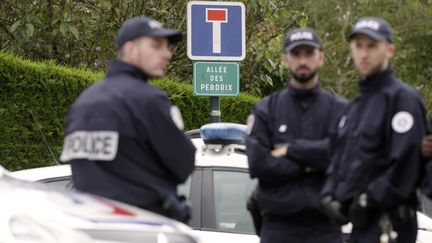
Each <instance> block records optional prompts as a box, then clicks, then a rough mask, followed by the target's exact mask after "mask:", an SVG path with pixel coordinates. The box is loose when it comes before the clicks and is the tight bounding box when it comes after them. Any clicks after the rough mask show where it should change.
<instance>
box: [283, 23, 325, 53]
mask: <svg viewBox="0 0 432 243" xmlns="http://www.w3.org/2000/svg"><path fill="white" fill-rule="evenodd" d="M302 45H306V46H312V47H315V48H318V49H321V48H322V44H321V40H320V39H319V37H318V35H317V34H316V33H315V31H314V30H312V29H310V28H298V29H294V30H292V31H290V32H288V34H287V36H286V37H285V42H284V50H285V52H289V51H291V50H292V49H294V48H296V47H297V46H302Z"/></svg>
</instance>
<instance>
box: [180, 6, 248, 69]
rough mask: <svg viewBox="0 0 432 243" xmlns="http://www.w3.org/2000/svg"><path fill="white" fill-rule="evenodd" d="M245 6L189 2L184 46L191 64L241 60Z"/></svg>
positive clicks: (243, 51)
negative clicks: (205, 61) (194, 61)
mask: <svg viewBox="0 0 432 243" xmlns="http://www.w3.org/2000/svg"><path fill="white" fill-rule="evenodd" d="M245 19H246V18H245V6H244V4H243V3H241V2H210V1H190V2H189V3H188V5H187V23H188V25H187V44H188V57H189V58H190V59H191V60H207V61H241V60H243V59H244V58H245V55H246V54H245V53H246V52H245V49H246V48H245V45H246V40H245V38H246V24H245V21H246V20H245Z"/></svg>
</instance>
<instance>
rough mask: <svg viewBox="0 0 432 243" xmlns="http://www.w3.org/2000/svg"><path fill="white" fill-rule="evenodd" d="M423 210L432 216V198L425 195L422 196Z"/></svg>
mask: <svg viewBox="0 0 432 243" xmlns="http://www.w3.org/2000/svg"><path fill="white" fill-rule="evenodd" d="M421 209H422V210H421V211H422V212H423V213H424V214H426V215H427V216H429V217H432V200H430V199H429V198H427V197H426V196H425V195H422V196H421Z"/></svg>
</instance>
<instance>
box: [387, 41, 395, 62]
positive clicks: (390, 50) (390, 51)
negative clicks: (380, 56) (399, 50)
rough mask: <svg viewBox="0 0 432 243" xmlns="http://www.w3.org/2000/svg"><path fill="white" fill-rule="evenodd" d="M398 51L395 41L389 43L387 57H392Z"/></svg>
mask: <svg viewBox="0 0 432 243" xmlns="http://www.w3.org/2000/svg"><path fill="white" fill-rule="evenodd" d="M395 53H396V46H395V45H394V44H393V43H389V44H387V57H388V58H389V59H390V58H392V57H393V56H394V55H395Z"/></svg>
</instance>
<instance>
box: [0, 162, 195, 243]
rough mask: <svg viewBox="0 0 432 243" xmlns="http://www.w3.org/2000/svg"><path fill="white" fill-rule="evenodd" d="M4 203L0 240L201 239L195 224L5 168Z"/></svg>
mask: <svg viewBox="0 0 432 243" xmlns="http://www.w3.org/2000/svg"><path fill="white" fill-rule="evenodd" d="M0 168H1V167H0ZM56 169H58V168H56ZM62 169H66V170H67V167H64V168H62ZM0 207H1V208H2V210H1V211H0V243H12V242H14V243H21V242H22V243H24V242H32V243H39V242H40V243H54V242H55V243H57V242H68V243H84V242H99V243H102V242H106V243H108V242H123V243H134V242H138V240H137V239H148V241H151V242H154V243H161V242H168V240H169V239H170V238H171V239H174V238H175V239H180V238H181V239H182V240H181V241H182V242H185V243H194V242H197V241H196V239H195V236H194V234H193V232H192V229H191V228H190V227H188V226H186V225H184V224H182V223H179V222H177V221H174V220H171V219H168V218H165V217H162V216H160V215H157V214H154V213H151V212H148V211H145V210H142V209H139V208H135V207H133V206H130V205H127V204H124V203H120V202H116V201H113V200H110V199H106V198H101V197H97V196H93V195H89V194H84V193H80V192H76V191H71V190H65V189H56V188H53V187H50V186H48V185H44V184H41V183H34V182H28V181H22V180H18V179H16V178H15V177H11V176H9V173H8V172H7V171H6V170H4V169H3V168H1V169H0Z"/></svg>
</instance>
